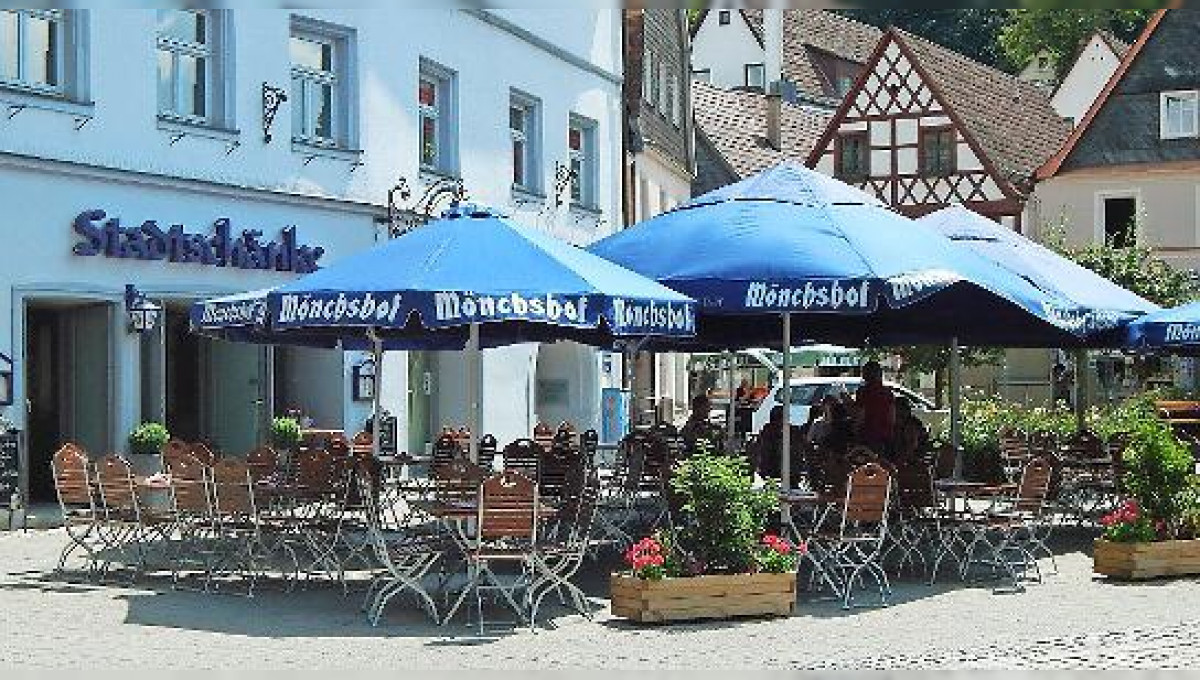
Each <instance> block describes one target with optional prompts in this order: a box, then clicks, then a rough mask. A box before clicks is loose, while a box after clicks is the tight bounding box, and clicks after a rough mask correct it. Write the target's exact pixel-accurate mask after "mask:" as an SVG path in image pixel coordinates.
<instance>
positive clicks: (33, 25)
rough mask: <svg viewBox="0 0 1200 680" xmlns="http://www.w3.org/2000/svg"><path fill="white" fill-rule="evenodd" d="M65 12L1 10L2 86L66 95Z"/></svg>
mask: <svg viewBox="0 0 1200 680" xmlns="http://www.w3.org/2000/svg"><path fill="white" fill-rule="evenodd" d="M69 16H70V13H69V12H67V11H65V10H35V9H5V10H0V85H8V86H16V87H20V88H22V89H28V90H33V91H36V92H40V93H45V94H67V89H66V80H67V74H66V71H67V67H68V63H67V62H68V60H67V53H68V50H67V41H68V36H69V34H68V31H67V26H66V25H67V22H68V17H69Z"/></svg>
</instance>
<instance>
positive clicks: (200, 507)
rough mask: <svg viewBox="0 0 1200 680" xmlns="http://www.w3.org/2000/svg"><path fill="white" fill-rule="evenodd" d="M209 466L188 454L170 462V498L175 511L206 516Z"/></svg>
mask: <svg viewBox="0 0 1200 680" xmlns="http://www.w3.org/2000/svg"><path fill="white" fill-rule="evenodd" d="M208 470H209V467H208V466H207V465H204V464H203V463H201V462H200V461H198V460H196V458H195V456H192V455H190V454H188V455H187V456H186V457H184V456H181V457H179V458H176V459H175V460H173V461H172V462H171V468H170V470H168V472H169V473H170V475H171V498H172V503H174V505H175V512H177V513H180V514H186V515H200V516H207V515H208V514H209V511H210V506H209V501H210V499H209V488H208V484H209V474H208Z"/></svg>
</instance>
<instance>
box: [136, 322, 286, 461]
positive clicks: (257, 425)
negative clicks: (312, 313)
mask: <svg viewBox="0 0 1200 680" xmlns="http://www.w3.org/2000/svg"><path fill="white" fill-rule="evenodd" d="M165 308H166V309H165V312H166V313H165V315H164V326H163V335H164V338H163V351H162V353H161V358H158V356H157V355H156V354H154V353H151V354H149V355H148V356H144V357H143V361H147V360H149V361H152V362H153V361H158V362H161V365H162V371H161V373H162V375H163V376H164V377H165V383H166V384H165V386H164V389H163V393H164V394H165V395H166V405H165V409H164V411H165V414H166V426H167V430H168V431H169V432H170V433H171V436H172V437H175V438H178V439H183V440H184V441H189V442H205V443H207V444H209V445H210V446H212V447H214V449H215V450H217V451H221V452H225V453H235V454H241V453H245V452H246V451H249V450H250V449H252V448H254V447H255V446H256V445H257V444H258V443H259V442H261V441H265V439H266V433H265V432H264V431H263V427H262V426H263V422H264V419H265V417H266V415H265V409H266V408H267V406H266V398H267V395H266V391H265V388H264V386H265V385H266V383H267V380H266V377H265V372H266V366H267V364H266V361H264V355H265V349H264V348H262V347H260V346H258V345H252V344H242V343H232V342H226V341H223V340H215V339H212V338H206V337H203V336H200V335H196V334H195V333H193V332H192V331H191V328H190V326H189V324H188V308H187V307H186V306H184V305H179V304H174V303H168V304H167V305H165ZM148 372H149V373H151V374H153V373H155V371H148ZM143 389H145V387H144V388H143ZM144 412H145V409H144Z"/></svg>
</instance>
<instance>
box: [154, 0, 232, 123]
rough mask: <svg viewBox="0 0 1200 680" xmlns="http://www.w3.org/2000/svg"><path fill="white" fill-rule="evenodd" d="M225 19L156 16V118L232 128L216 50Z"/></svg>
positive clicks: (202, 13)
mask: <svg viewBox="0 0 1200 680" xmlns="http://www.w3.org/2000/svg"><path fill="white" fill-rule="evenodd" d="M229 15H230V13H229V12H227V11H217V10H158V14H157V19H158V21H157V27H156V40H157V48H158V115H159V117H160V118H164V119H171V120H176V121H180V122H188V123H196V124H202V125H213V126H226V127H232V125H231V123H232V115H227V113H226V111H225V104H226V102H227V101H231V99H232V98H226V97H224V96H223V94H224V89H225V88H223V87H222V85H223V84H224V81H225V78H226V69H224V68H222V67H223V65H224V61H225V60H224V59H223V58H222V54H221V46H222V44H223V43H225V42H226V41H225V40H224V36H223V33H224V31H225V30H226V29H227V27H228V23H229Z"/></svg>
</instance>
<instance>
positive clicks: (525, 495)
mask: <svg viewBox="0 0 1200 680" xmlns="http://www.w3.org/2000/svg"><path fill="white" fill-rule="evenodd" d="M537 524H538V493H537V484H536V483H535V482H534V481H533V480H532V479H530V478H529V477H527V476H525V475H523V474H521V473H520V472H516V471H513V470H505V471H504V472H501V473H499V474H495V475H492V476H490V477H488V478H487V479H485V480H483V484H482V486H481V487H480V492H479V537H480V539H482V540H484V541H494V540H497V539H505V540H509V541H512V540H518V541H528V542H529V543H530V544H533V543H536V542H537Z"/></svg>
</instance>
